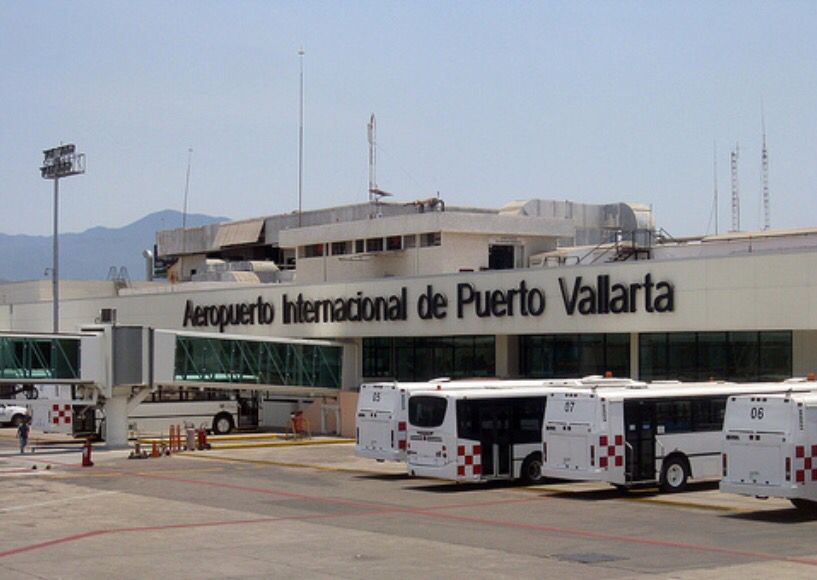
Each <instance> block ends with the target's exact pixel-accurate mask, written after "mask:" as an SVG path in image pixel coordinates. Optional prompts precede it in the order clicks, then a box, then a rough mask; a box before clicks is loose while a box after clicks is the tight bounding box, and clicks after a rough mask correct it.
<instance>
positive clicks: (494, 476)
mask: <svg viewBox="0 0 817 580" xmlns="http://www.w3.org/2000/svg"><path fill="white" fill-rule="evenodd" d="M526 383H527V381H526ZM530 383H533V382H532V381H531V382H530ZM605 384H606V385H621V384H634V381H631V380H630V379H604V378H601V377H587V378H585V379H569V380H553V381H538V384H537V385H535V386H534V385H533V384H530V385H529V386H518V387H508V386H505V387H501V386H492V385H485V386H484V387H483V388H481V389H469V390H448V391H446V390H441V391H420V392H416V393H413V394H412V395H411V397H410V398H409V418H408V423H409V424H408V439H409V441H408V444H407V447H408V448H407V462H408V470H409V473H410V474H411V475H416V476H422V477H434V478H438V479H449V480H453V481H459V482H466V481H467V482H475V481H487V480H499V479H506V480H516V479H522V480H523V481H525V482H528V483H536V482H539V481H541V479H542V477H541V461H542V457H541V449H542V419H543V416H544V409H545V404H546V400H547V395H548V394H550V393H553V392H556V391H558V390H565V389H568V388H570V389H573V390H576V389H581V388H590V387H591V386H594V385H595V386H598V385H605Z"/></svg>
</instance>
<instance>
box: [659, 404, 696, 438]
mask: <svg viewBox="0 0 817 580" xmlns="http://www.w3.org/2000/svg"><path fill="white" fill-rule="evenodd" d="M655 422H656V424H657V425H658V426H663V427H664V431H665V432H666V433H678V432H683V431H689V430H691V428H692V404H691V402H690V401H658V402H657V403H656V405H655Z"/></svg>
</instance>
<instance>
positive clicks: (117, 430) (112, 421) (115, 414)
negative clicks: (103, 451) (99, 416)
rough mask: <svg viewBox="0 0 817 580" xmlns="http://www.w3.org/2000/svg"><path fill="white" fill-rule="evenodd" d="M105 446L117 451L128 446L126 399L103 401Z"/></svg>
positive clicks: (117, 398)
mask: <svg viewBox="0 0 817 580" xmlns="http://www.w3.org/2000/svg"><path fill="white" fill-rule="evenodd" d="M104 435H105V445H106V446H107V447H110V448H113V449H118V448H122V447H127V446H128V397H127V396H126V395H119V396H113V397H110V398H109V399H106V400H105V433H104Z"/></svg>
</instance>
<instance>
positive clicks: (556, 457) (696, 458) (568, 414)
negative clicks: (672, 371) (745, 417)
mask: <svg viewBox="0 0 817 580" xmlns="http://www.w3.org/2000/svg"><path fill="white" fill-rule="evenodd" d="M792 388H794V389H798V388H799V389H800V390H805V389H806V387H805V386H804V383H803V381H801V380H799V379H796V380H792V381H787V382H784V383H747V384H736V383H718V382H709V383H679V382H670V381H666V382H655V383H651V384H649V385H647V386H640V387H638V388H634V387H629V388H623V389H598V390H590V391H587V390H585V391H580V390H574V391H572V392H562V393H553V394H551V395H550V396H549V400H548V405H547V411H546V412H545V421H544V432H543V436H542V457H543V463H542V475H543V476H544V477H553V478H560V479H568V480H583V481H606V482H609V483H611V484H613V485H616V486H619V487H629V486H632V485H641V484H655V483H657V484H659V486H660V487H661V489H662V491H681V490H683V489H684V488H685V487H686V485H687V481H688V480H689V479H690V478H693V477H694V478H696V479H703V478H717V477H719V476H720V474H721V457H720V452H721V428H722V427H723V417H724V413H725V409H726V399H727V398H728V397H729V396H732V395H742V394H756V393H774V392H783V391H786V390H789V389H792Z"/></svg>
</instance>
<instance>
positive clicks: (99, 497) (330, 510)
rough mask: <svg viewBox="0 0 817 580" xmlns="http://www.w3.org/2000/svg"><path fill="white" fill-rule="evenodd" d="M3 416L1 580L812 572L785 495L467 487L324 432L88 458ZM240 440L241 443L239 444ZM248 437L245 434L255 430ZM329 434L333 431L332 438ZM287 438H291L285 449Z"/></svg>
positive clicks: (102, 452) (583, 486) (805, 529)
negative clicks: (28, 438)
mask: <svg viewBox="0 0 817 580" xmlns="http://www.w3.org/2000/svg"><path fill="white" fill-rule="evenodd" d="M34 439H39V444H40V445H42V447H43V449H40V448H38V450H37V451H36V452H35V453H33V454H26V455H23V456H21V455H19V454H18V453H15V449H14V437H13V430H11V429H0V489H2V494H3V498H4V502H3V503H2V505H0V518H2V521H3V523H4V525H3V526H0V577H2V578H27V579H28V578H57V577H59V578H78V579H79V578H82V579H87V578H109V577H117V578H144V577H153V576H158V575H162V576H169V575H170V576H173V577H174V578H270V577H284V576H292V575H298V576H299V577H303V578H369V577H384V576H387V577H393V578H416V577H418V576H422V577H426V578H444V579H446V580H450V579H451V578H465V577H468V578H469V579H470V578H564V577H570V578H577V579H580V578H593V579H598V578H648V577H649V578H652V577H661V578H682V579H690V580H692V579H700V578H719V579H723V578H741V579H746V578H750V579H751V578H772V577H773V578H781V577H785V578H813V577H814V575H815V571H817V540H815V538H817V520H813V519H811V518H808V517H805V516H803V515H802V514H800V513H799V512H797V511H796V510H794V509H792V508H791V506H790V505H789V504H788V502H786V501H784V500H779V499H769V500H765V501H761V500H757V499H754V498H747V497H742V496H733V495H729V494H722V493H720V492H719V491H718V489H717V486H716V485H715V484H712V483H704V484H696V485H693V486H692V487H691V490H690V491H689V492H686V493H679V494H671V495H663V494H659V493H657V491H656V490H650V489H644V490H636V491H633V492H630V493H626V494H622V493H620V492H619V491H618V490H616V489H615V488H612V487H611V486H607V485H605V484H598V483H571V482H559V483H549V484H544V485H537V486H519V485H509V484H504V483H501V484H499V483H498V484H478V485H457V484H452V483H450V482H441V481H436V480H423V479H419V478H410V477H408V476H407V474H406V468H405V466H404V465H402V464H400V463H389V462H387V463H378V462H375V461H372V460H369V459H362V458H358V457H356V456H355V455H354V453H353V448H354V446H353V444H351V443H344V442H337V441H331V440H330V439H328V440H327V441H326V443H327V444H322V440H321V439H320V438H314V440H312V441H311V442H312V445H309V446H304V445H297V444H296V445H292V444H291V443H298V442H297V441H295V442H293V441H289V442H287V441H283V442H282V443H284V444H281V445H277V446H274V447H252V446H248V447H245V448H230V449H213V450H209V451H192V452H182V453H178V454H174V455H172V456H170V457H159V458H151V459H142V460H129V459H127V456H128V454H129V450H108V449H104V448H102V447H97V448H96V449H94V452H93V461H94V463H95V465H94V467H87V468H83V467H81V466H80V463H81V461H80V453H79V450H78V449H77V450H76V451H70V452H69V451H67V450H63V449H59V450H49V449H48V445H49V444H50V445H51V446H52V449H53V447H54V446H57V447H60V446H64V447H70V444H69V442H68V441H67V440H65V439H64V438H56V437H53V436H48V437H39V436H38V437H35V438H34ZM234 441H235V440H234ZM239 441H245V442H250V443H251V442H253V439H252V438H243V439H239ZM330 441H331V443H330ZM286 443H290V444H286Z"/></svg>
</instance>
